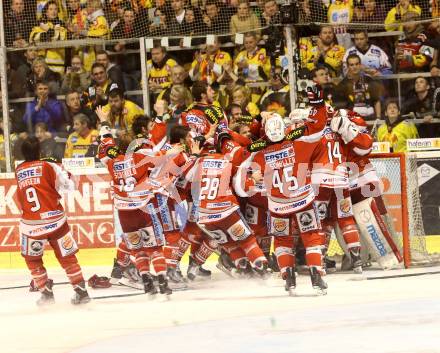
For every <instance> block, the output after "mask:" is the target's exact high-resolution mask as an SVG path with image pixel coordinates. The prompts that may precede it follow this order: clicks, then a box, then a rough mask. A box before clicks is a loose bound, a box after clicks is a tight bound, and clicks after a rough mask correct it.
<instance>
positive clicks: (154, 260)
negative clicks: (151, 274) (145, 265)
mask: <svg viewBox="0 0 440 353" xmlns="http://www.w3.org/2000/svg"><path fill="white" fill-rule="evenodd" d="M148 253H149V255H150V261H151V264H152V265H153V268H154V271H155V272H156V274H157V275H165V274H166V271H167V264H166V261H165V257H164V256H163V251H162V248H160V247H154V248H151V249H148Z"/></svg>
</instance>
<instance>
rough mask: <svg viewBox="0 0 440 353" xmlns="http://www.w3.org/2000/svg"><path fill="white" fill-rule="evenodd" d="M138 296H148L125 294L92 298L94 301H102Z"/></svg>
mask: <svg viewBox="0 0 440 353" xmlns="http://www.w3.org/2000/svg"><path fill="white" fill-rule="evenodd" d="M137 295H146V293H144V292H142V293H124V294H111V295H102V296H99V297H91V298H90V299H93V300H101V299H111V298H125V297H134V296H137Z"/></svg>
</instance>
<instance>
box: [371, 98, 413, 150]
mask: <svg viewBox="0 0 440 353" xmlns="http://www.w3.org/2000/svg"><path fill="white" fill-rule="evenodd" d="M418 137H419V133H418V131H417V128H416V126H415V125H414V123H412V122H410V121H408V120H405V118H404V117H402V115H401V114H400V108H399V103H397V101H395V100H389V101H388V102H387V103H386V105H385V123H384V124H383V125H381V126H380V127H379V129H378V131H377V140H378V141H379V142H389V143H390V145H391V148H392V150H393V152H406V150H407V149H406V140H408V139H416V138H418Z"/></svg>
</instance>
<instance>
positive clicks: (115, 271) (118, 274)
mask: <svg viewBox="0 0 440 353" xmlns="http://www.w3.org/2000/svg"><path fill="white" fill-rule="evenodd" d="M122 271H123V268H122V267H121V265H119V263H118V260H117V259H114V261H113V268H112V272H111V274H110V283H111V284H117V283H118V282H119V281H120V280H121V279H122Z"/></svg>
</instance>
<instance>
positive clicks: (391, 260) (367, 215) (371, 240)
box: [353, 197, 403, 270]
mask: <svg viewBox="0 0 440 353" xmlns="http://www.w3.org/2000/svg"><path fill="white" fill-rule="evenodd" d="M353 213H354V218H355V219H356V223H357V225H358V227H359V231H360V234H361V238H362V240H363V241H364V242H365V244H366V245H367V247H368V250H369V253H370V254H371V256H372V258H373V260H374V261H377V263H378V264H379V266H380V267H381V268H382V269H384V270H389V269H392V268H396V267H398V266H399V264H400V263H401V262H402V261H403V258H402V256H401V254H400V252H399V250H398V248H397V246H396V244H395V243H394V241H393V239H392V237H391V235H390V233H389V231H388V229H387V228H386V226H385V223H384V222H383V220H382V217H381V215H380V213H379V210H378V209H377V206H376V202H375V201H374V199H373V198H371V197H370V198H368V199H366V200H363V201H361V202H358V203H357V204H355V205H353Z"/></svg>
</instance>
